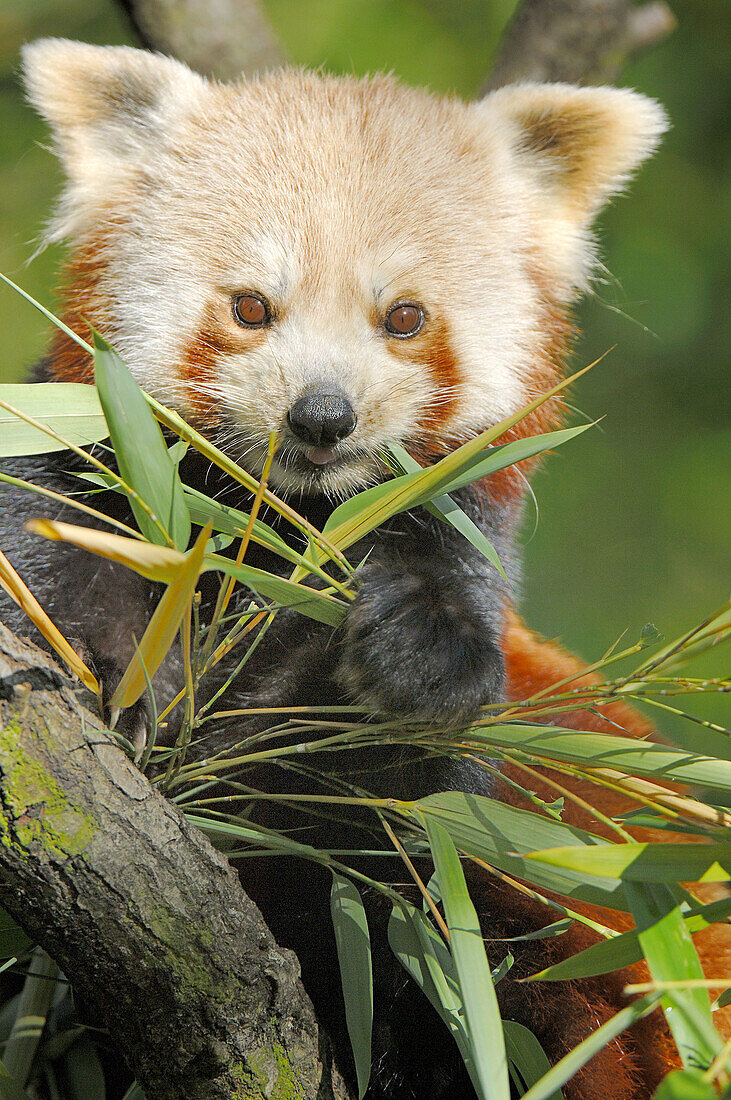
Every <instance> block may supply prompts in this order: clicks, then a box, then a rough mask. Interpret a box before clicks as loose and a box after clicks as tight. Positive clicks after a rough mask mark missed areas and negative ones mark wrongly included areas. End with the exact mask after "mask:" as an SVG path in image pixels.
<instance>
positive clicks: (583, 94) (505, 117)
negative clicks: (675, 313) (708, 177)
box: [475, 84, 668, 288]
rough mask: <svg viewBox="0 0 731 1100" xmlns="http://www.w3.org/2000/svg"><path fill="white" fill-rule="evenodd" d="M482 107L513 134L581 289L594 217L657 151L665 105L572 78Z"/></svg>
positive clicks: (492, 98) (494, 97) (518, 165)
mask: <svg viewBox="0 0 731 1100" xmlns="http://www.w3.org/2000/svg"><path fill="white" fill-rule="evenodd" d="M475 109H476V110H477V111H479V112H480V114H481V119H482V123H483V125H485V124H487V128H488V129H489V130H490V131H493V132H494V131H497V132H499V133H501V134H502V137H503V140H507V142H508V145H509V147H510V152H511V155H512V156H511V159H512V163H513V165H514V168H515V169H517V171H518V173H519V174H520V176H521V177H522V178H523V181H524V183H525V184H526V186H527V189H528V194H529V195H533V196H534V197H535V200H536V202H537V206H538V210H539V218H540V217H541V216H542V217H543V218H544V219H548V221H549V222H550V223H551V224H550V225H546V226H545V228H546V230H547V236H548V240H549V241H550V240H551V239H553V240H554V241H555V242H556V245H557V246H558V247H559V248H560V247H563V248H565V249H567V253H566V256H565V257H564V259H565V263H566V266H567V271H566V275H567V277H568V279H569V281H570V283H572V284H573V286H574V287H578V288H581V287H582V286H583V285H584V284H585V282H586V276H587V273H588V269H589V268H590V266H591V259H592V249H591V237H590V235H589V232H588V231H589V227H590V225H591V222H592V221H593V219H594V218H595V217H596V215H597V213H598V211H599V210H600V209H601V207H602V206H603V205H604V204H605V203H606V201H607V200H608V199H609V198H610V196H611V195H613V194H616V193H617V192H618V191H620V190H621V189H622V188H623V187H624V185H625V184H626V183H627V181H628V180H629V178H630V176H631V175H632V173H633V172H634V170H635V169H636V168H637V167H638V166H639V165H640V164H641V163H642V162H643V161H644V160H645V159H646V158H647V157H649V156H650V154H651V153H652V152H653V151H654V150H655V148H656V147H657V145H658V142H659V140H660V137H661V136H662V134H663V132H664V131H665V130H666V129H667V126H668V121H667V116H666V115H665V112H664V111H663V109H662V107H661V106H660V105H659V104H658V103H656V102H655V101H654V100H652V99H648V98H647V97H646V96H643V95H640V94H638V93H637V92H632V91H629V90H627V89H624V88H580V87H574V86H572V85H569V84H516V85H512V86H508V87H505V88H500V89H499V90H498V91H496V92H492V93H491V94H490V95H488V96H487V97H486V98H485V99H484V100H483V101H482V103H480V104H478V105H477V106H476V108H475ZM496 136H497V134H496ZM539 229H540V227H539ZM556 258H557V259H558V260H559V263H560V262H561V258H560V257H556Z"/></svg>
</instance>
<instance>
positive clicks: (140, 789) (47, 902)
mask: <svg viewBox="0 0 731 1100" xmlns="http://www.w3.org/2000/svg"><path fill="white" fill-rule="evenodd" d="M0 778H1V780H2V784H1V786H0V807H1V810H0V876H1V881H2V885H1V892H0V898H1V900H2V905H3V906H4V907H5V908H6V909H7V910H8V912H10V913H11V914H12V915H13V916H14V917H16V919H17V920H18V921H19V923H20V924H21V925H22V926H23V928H24V930H25V931H26V932H27V933H28V934H29V935H30V936H31V938H32V939H33V940H34V941H35V942H37V943H39V944H40V945H41V946H42V947H43V948H44V949H45V950H46V951H47V952H48V953H49V955H51V956H52V958H54V959H55V960H56V962H58V963H59V964H60V966H61V967H62V969H63V970H64V971H65V972H66V973H67V974H69V975H72V976H73V981H74V988H75V990H76V991H77V993H78V994H79V995H80V998H81V1000H82V1002H83V1003H84V1004H85V1005H86V1006H88V1008H89V1009H90V1011H91V1013H92V1016H93V1018H94V1019H100V1020H104V1022H105V1023H106V1024H107V1026H108V1027H109V1028H110V1030H111V1031H112V1034H113V1035H114V1036H115V1038H116V1040H117V1041H118V1042H119V1043H120V1045H121V1047H122V1049H123V1051H124V1053H125V1056H126V1058H127V1060H128V1062H129V1065H130V1067H131V1068H132V1069H133V1071H134V1072H135V1074H136V1076H137V1079H138V1080H139V1082H140V1083H141V1085H142V1086H143V1088H144V1089H145V1091H146V1092H147V1096H148V1100H179V1098H180V1097H183V1096H184V1097H186V1100H263V1098H264V1097H267V1098H271V1100H273V1098H278V1100H284V1098H285V1097H286V1098H287V1100H290V1098H296V1100H315V1098H317V1100H325V1098H330V1100H332V1098H333V1097H335V1098H343V1100H346V1098H347V1095H348V1094H347V1092H346V1091H345V1089H344V1087H343V1085H342V1082H340V1081H339V1080H336V1081H335V1085H334V1089H333V1087H332V1081H331V1080H330V1077H329V1075H328V1073H327V1072H326V1071H324V1070H323V1064H322V1062H321V1059H320V1055H319V1051H318V1045H319V1044H318V1027H317V1021H316V1020H315V1016H314V1013H313V1010H312V1006H311V1004H310V1002H309V1000H308V998H307V996H306V994H305V992H304V989H303V988H302V986H301V984H300V981H299V967H298V965H297V961H296V959H295V957H294V955H293V954H292V953H291V952H289V951H285V950H282V949H280V948H278V947H277V945H276V943H275V942H274V940H273V938H272V936H271V933H270V932H269V931H268V929H267V927H266V925H265V924H264V921H263V919H262V917H261V914H260V913H259V911H258V909H257V908H256V906H255V905H254V904H253V902H251V901H250V900H249V899H248V898H247V897H246V896H245V894H244V893H243V891H242V889H241V886H240V884H239V880H238V877H237V875H236V874H235V872H234V871H233V870H232V869H231V867H230V866H229V864H228V863H227V861H226V859H225V858H224V857H223V856H221V855H220V854H219V853H217V852H216V851H215V850H214V849H213V848H212V847H211V845H210V844H209V843H208V841H207V840H206V839H205V837H204V836H203V835H202V834H201V833H200V832H199V831H198V830H197V829H195V828H193V827H192V826H190V825H189V824H188V823H187V822H186V820H185V818H184V817H183V815H182V814H181V813H180V812H179V811H178V810H177V809H176V808H175V807H174V806H173V805H172V804H171V803H170V802H168V801H167V800H166V799H165V798H163V797H162V796H161V795H160V794H158V793H157V792H156V791H155V789H154V787H153V786H152V785H151V784H150V783H149V782H148V781H147V779H146V778H145V777H144V776H143V775H141V773H140V772H139V771H138V770H137V769H136V768H135V767H134V765H132V764H131V763H130V761H129V760H128V759H127V758H126V756H125V755H124V754H123V753H122V752H121V751H120V749H118V748H117V747H116V746H115V744H114V742H113V740H112V739H111V738H110V737H109V735H108V734H106V733H105V732H104V731H103V729H101V728H100V726H99V722H98V720H97V719H95V718H94V717H93V715H92V714H90V713H89V712H88V711H86V710H84V709H83V708H82V707H81V706H80V704H79V702H78V700H77V698H76V696H75V694H74V692H73V691H72V690H71V685H70V682H69V680H68V679H67V677H66V675H65V674H64V673H63V672H62V671H61V670H60V669H59V668H58V666H57V665H55V664H54V662H53V661H51V659H50V658H49V657H48V656H47V655H46V654H44V653H42V652H41V651H40V650H39V649H37V648H36V647H35V646H32V645H30V644H28V643H26V642H22V641H20V640H18V639H17V638H15V637H14V636H13V635H12V634H11V633H10V631H8V630H7V629H6V628H5V627H3V626H2V625H1V624H0Z"/></svg>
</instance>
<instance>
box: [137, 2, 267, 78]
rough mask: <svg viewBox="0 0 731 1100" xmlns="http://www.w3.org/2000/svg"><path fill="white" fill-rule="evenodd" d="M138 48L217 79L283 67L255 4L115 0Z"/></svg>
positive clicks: (264, 20) (258, 7) (264, 19)
mask: <svg viewBox="0 0 731 1100" xmlns="http://www.w3.org/2000/svg"><path fill="white" fill-rule="evenodd" d="M119 3H120V4H121V5H122V7H123V8H124V10H125V11H126V12H127V15H128V16H129V18H130V20H131V22H132V26H133V27H134V29H135V31H136V32H137V34H138V36H139V38H140V40H141V41H142V44H143V45H144V46H146V47H147V48H148V49H150V50H159V51H160V52H161V53H166V54H170V56H171V57H176V58H177V59H178V60H179V61H184V62H185V63H186V64H187V65H190V67H191V68H192V69H196V70H197V71H198V72H199V73H204V74H205V75H206V76H214V77H217V78H218V79H219V80H233V79H235V78H236V77H237V76H240V75H241V73H256V72H261V71H263V70H265V69H272V68H277V67H278V66H280V65H282V64H283V63H284V60H285V57H284V50H283V48H282V47H281V45H280V44H279V42H278V41H277V38H276V35H275V34H274V31H273V30H272V28H271V27H270V25H269V22H268V20H267V18H266V16H265V15H264V12H263V11H262V9H261V6H260V5H259V4H258V3H257V0H119Z"/></svg>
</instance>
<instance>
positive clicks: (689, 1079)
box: [652, 1069, 718, 1100]
mask: <svg viewBox="0 0 731 1100" xmlns="http://www.w3.org/2000/svg"><path fill="white" fill-rule="evenodd" d="M652 1100H718V1094H717V1092H716V1090H715V1089H714V1087H713V1085H712V1084H711V1082H710V1081H707V1080H706V1079H705V1077H704V1076H703V1074H702V1073H700V1072H699V1070H696V1069H674V1070H673V1071H672V1073H669V1074H668V1075H667V1077H666V1078H665V1080H664V1081H663V1082H662V1083H661V1084H660V1086H659V1087H658V1088H657V1089H656V1091H655V1092H654V1093H653V1096H652Z"/></svg>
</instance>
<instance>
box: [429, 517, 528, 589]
mask: <svg viewBox="0 0 731 1100" xmlns="http://www.w3.org/2000/svg"><path fill="white" fill-rule="evenodd" d="M424 507H425V508H426V510H427V512H431V514H432V515H433V516H437V517H438V518H439V519H441V520H443V521H444V522H445V523H448V524H449V525H450V527H454V529H455V531H459V533H460V535H463V536H464V537H465V538H466V539H467V541H468V542H471V543H472V545H473V546H474V547H475V549H476V550H479V551H480V553H481V554H482V556H483V558H487V560H488V561H489V562H490V564H491V565H494V566H495V568H496V569H497V571H498V573H499V574H500V576H501V577H505V579H506V580H507V579H508V578H507V574H506V572H505V570H504V569H503V565H502V562H501V561H500V558H499V557H498V555H497V550H496V549H495V547H494V546H493V545H492V543H491V542H490V540H489V539H488V538H487V536H486V535H484V534H483V533H482V531H481V530H480V528H479V527H478V526H477V524H476V523H474V522H473V521H472V520H471V519H470V517H469V516H468V515H467V513H466V512H463V511H462V509H461V508H460V507H459V505H458V504H457V503H456V501H454V500H452V498H451V497H450V496H441V497H435V498H434V500H431V501H428V502H427V503H426V504H425V505H424Z"/></svg>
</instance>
